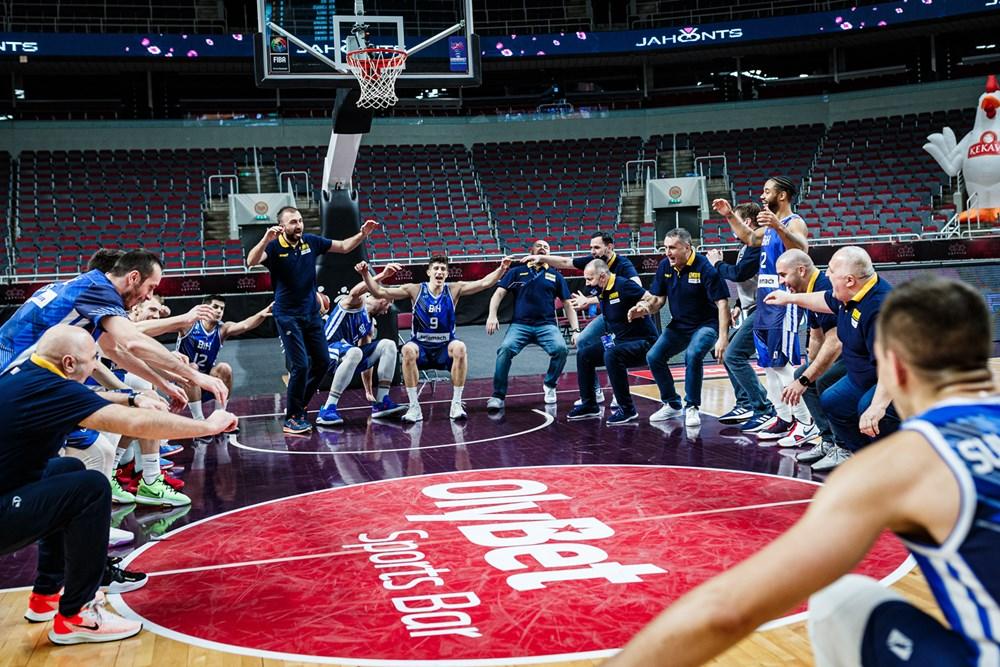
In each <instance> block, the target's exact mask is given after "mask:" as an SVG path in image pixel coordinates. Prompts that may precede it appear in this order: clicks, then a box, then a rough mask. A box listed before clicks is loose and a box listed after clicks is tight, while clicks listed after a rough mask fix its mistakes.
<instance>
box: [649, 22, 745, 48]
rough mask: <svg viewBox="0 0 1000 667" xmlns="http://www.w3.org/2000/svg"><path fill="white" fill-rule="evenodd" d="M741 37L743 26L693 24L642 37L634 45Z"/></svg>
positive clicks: (713, 40) (683, 42)
mask: <svg viewBox="0 0 1000 667" xmlns="http://www.w3.org/2000/svg"><path fill="white" fill-rule="evenodd" d="M742 37H743V28H721V29H719V30H700V29H698V28H697V27H695V26H687V27H685V28H680V29H679V30H678V31H677V32H676V33H672V34H665V35H653V36H651V37H643V38H642V39H640V40H639V41H638V42H636V43H635V45H636V46H637V47H639V48H648V47H650V46H666V45H668V44H694V43H699V42H716V41H718V42H721V41H725V40H731V39H740V38H742Z"/></svg>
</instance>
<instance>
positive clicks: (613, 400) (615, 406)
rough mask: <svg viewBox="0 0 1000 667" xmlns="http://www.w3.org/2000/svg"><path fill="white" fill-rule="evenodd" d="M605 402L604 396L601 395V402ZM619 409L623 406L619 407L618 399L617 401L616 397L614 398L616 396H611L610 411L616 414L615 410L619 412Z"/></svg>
mask: <svg viewBox="0 0 1000 667" xmlns="http://www.w3.org/2000/svg"><path fill="white" fill-rule="evenodd" d="M603 400H604V394H601V401H603ZM598 402H600V401H598ZM619 407H621V406H619V405H618V399H617V398H615V397H614V396H613V395H612V396H611V406H610V407H609V408H608V409H609V410H611V411H612V412H614V411H615V410H617V409H618V408H619Z"/></svg>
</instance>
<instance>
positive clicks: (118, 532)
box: [108, 526, 135, 547]
mask: <svg viewBox="0 0 1000 667" xmlns="http://www.w3.org/2000/svg"><path fill="white" fill-rule="evenodd" d="M134 539H135V535H133V534H132V533H130V532H129V531H127V530H122V529H121V528H115V527H114V526H112V527H111V531H110V533H109V534H108V546H109V547H120V546H121V545H123V544H128V543H129V542H131V541H132V540H134Z"/></svg>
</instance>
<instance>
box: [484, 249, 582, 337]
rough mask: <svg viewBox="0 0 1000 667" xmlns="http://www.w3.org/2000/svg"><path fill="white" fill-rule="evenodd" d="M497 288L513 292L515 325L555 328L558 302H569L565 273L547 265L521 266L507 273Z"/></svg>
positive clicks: (513, 320)
mask: <svg viewBox="0 0 1000 667" xmlns="http://www.w3.org/2000/svg"><path fill="white" fill-rule="evenodd" d="M497 286H498V287H502V288H504V289H505V290H508V291H512V292H514V318H513V319H512V320H511V321H512V322H513V323H514V324H524V325H526V326H529V327H538V326H543V325H546V324H551V325H553V326H554V325H555V323H556V315H555V300H556V298H557V297H558V298H559V299H562V300H563V301H568V300H569V297H570V293H569V285H567V284H566V279H565V278H563V276H562V274H561V273H559V272H558V271H556V270H555V269H552V268H549V266H548V265H544V266H541V267H539V268H537V269H535V268H531V267H530V266H526V265H523V264H522V265H520V266H514V267H511V268H510V269H509V270H508V271H507V273H505V274H504V276H503V278H501V279H500V282H499V283H497Z"/></svg>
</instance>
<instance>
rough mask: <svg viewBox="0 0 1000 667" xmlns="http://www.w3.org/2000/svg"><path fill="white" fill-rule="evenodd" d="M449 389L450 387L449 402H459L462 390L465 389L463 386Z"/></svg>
mask: <svg viewBox="0 0 1000 667" xmlns="http://www.w3.org/2000/svg"><path fill="white" fill-rule="evenodd" d="M451 389H452V394H451V402H452V403H461V402H462V390H463V389H465V387H452V388H451Z"/></svg>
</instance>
